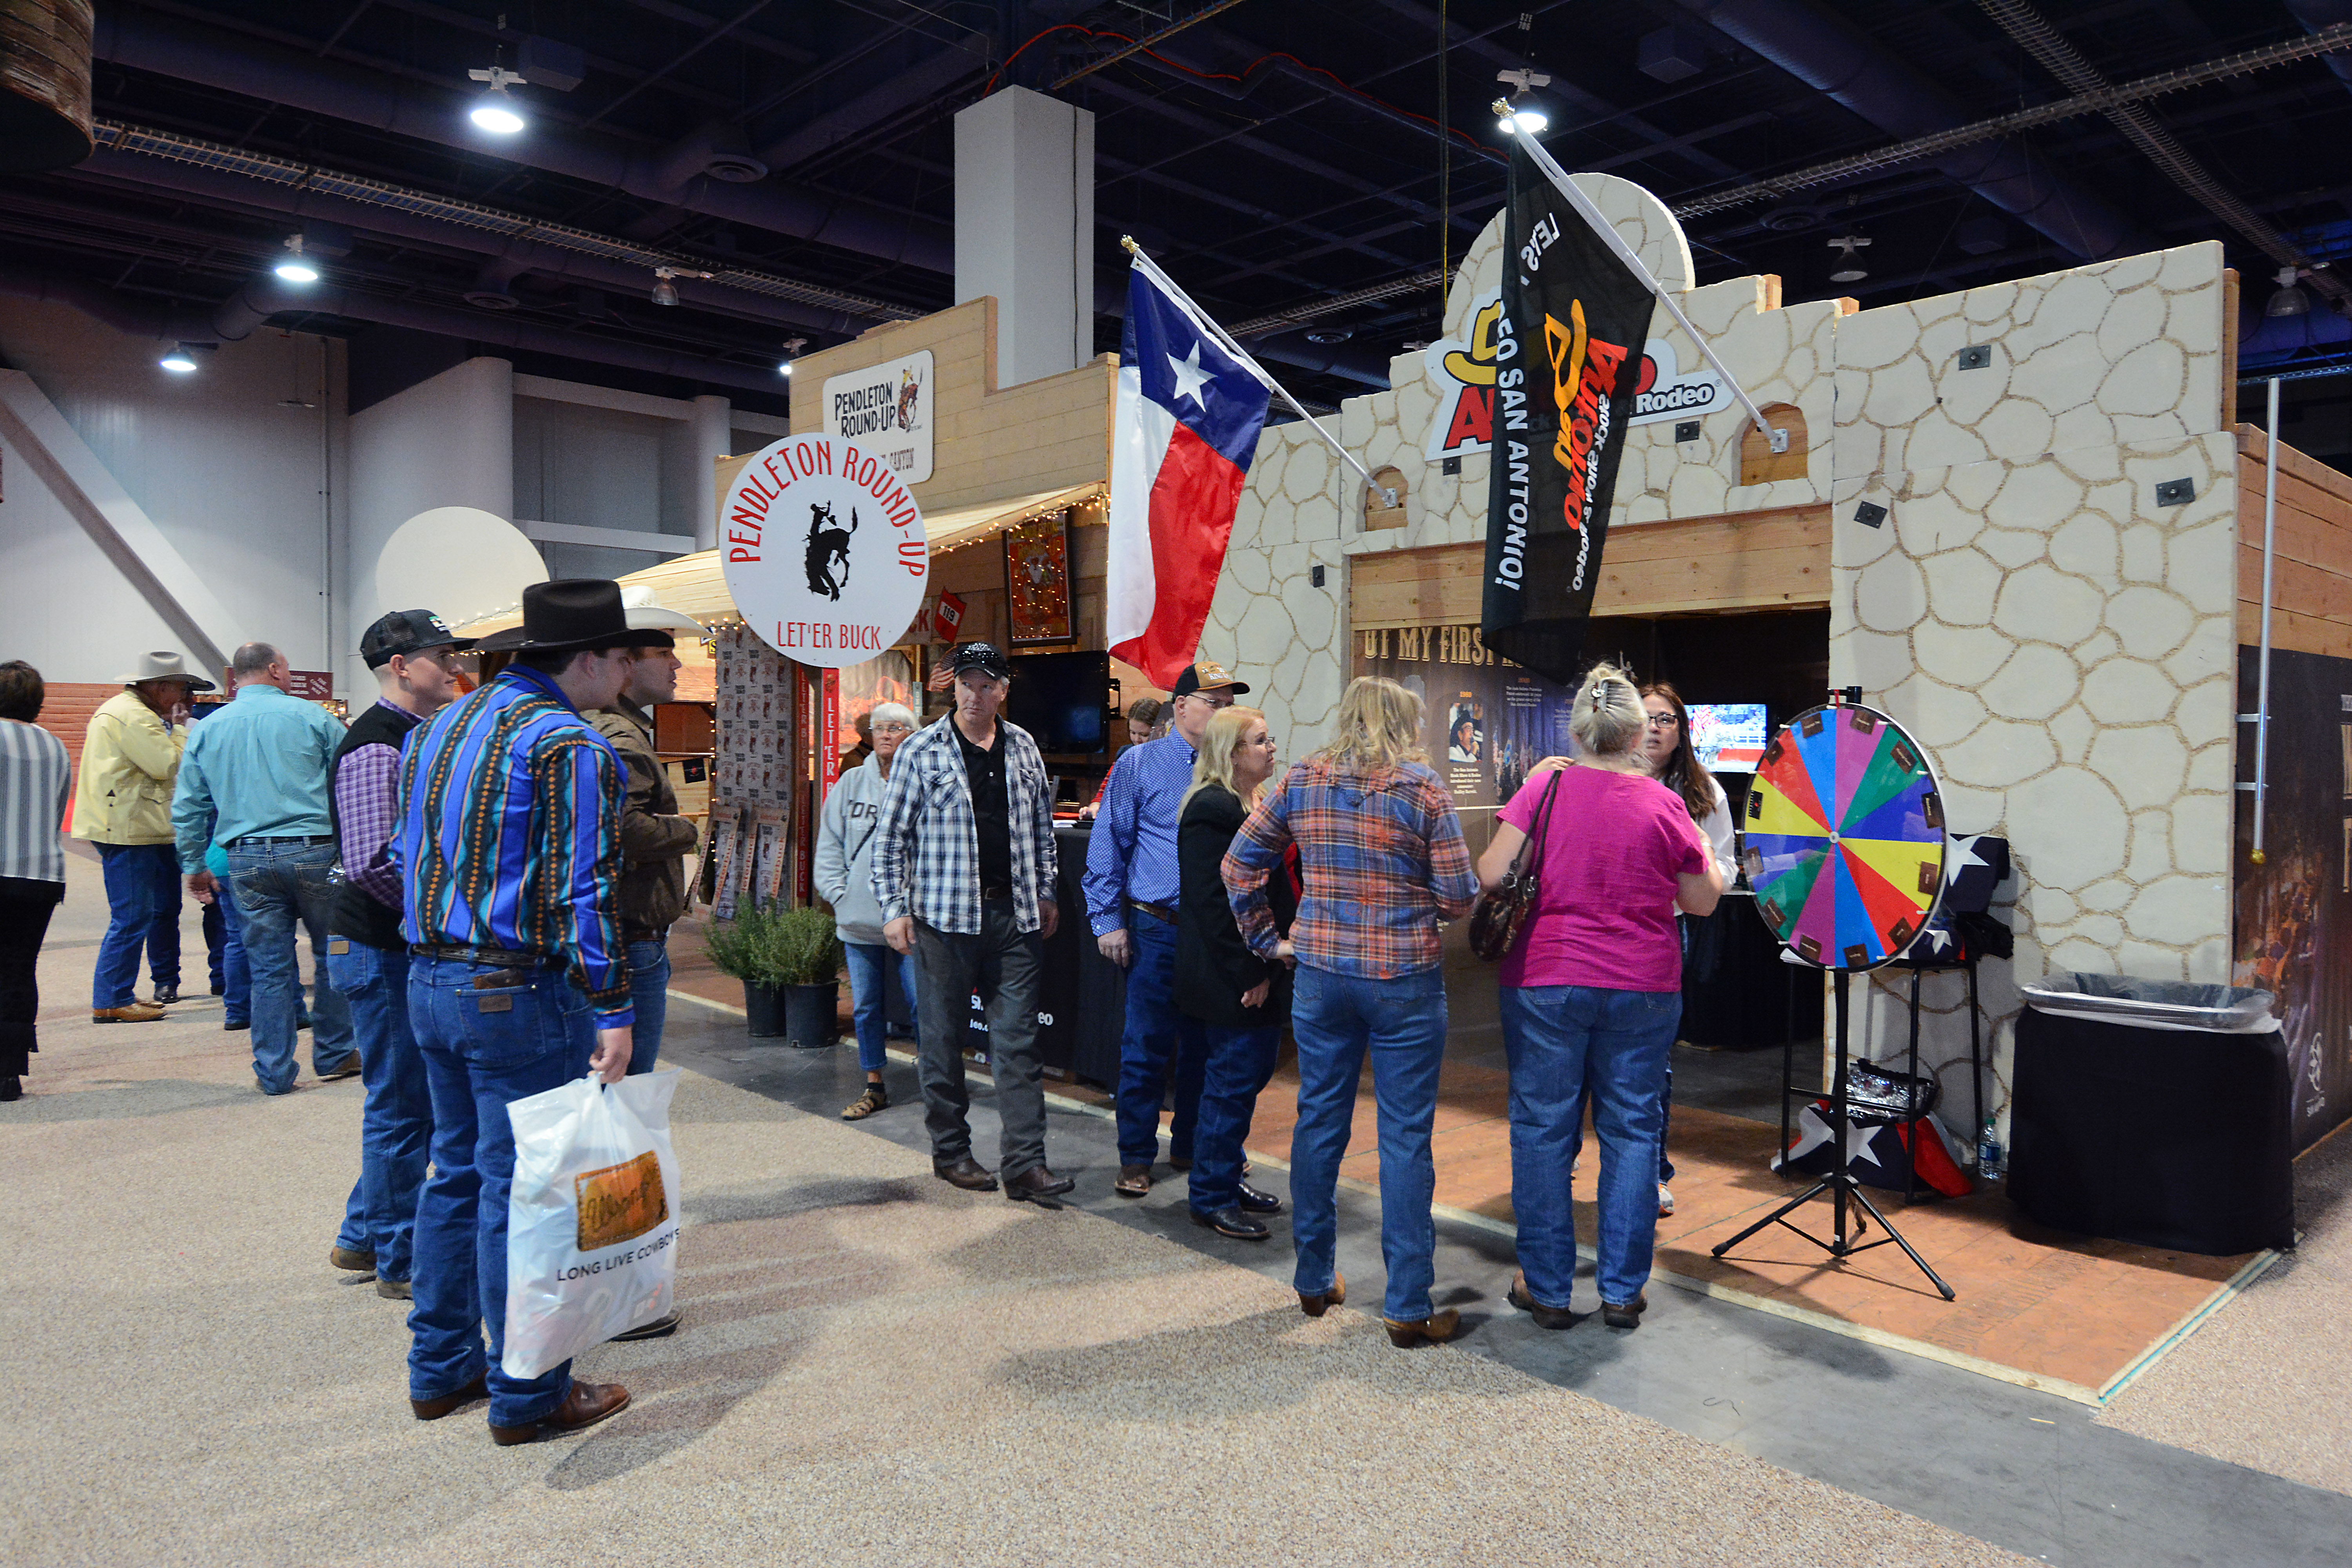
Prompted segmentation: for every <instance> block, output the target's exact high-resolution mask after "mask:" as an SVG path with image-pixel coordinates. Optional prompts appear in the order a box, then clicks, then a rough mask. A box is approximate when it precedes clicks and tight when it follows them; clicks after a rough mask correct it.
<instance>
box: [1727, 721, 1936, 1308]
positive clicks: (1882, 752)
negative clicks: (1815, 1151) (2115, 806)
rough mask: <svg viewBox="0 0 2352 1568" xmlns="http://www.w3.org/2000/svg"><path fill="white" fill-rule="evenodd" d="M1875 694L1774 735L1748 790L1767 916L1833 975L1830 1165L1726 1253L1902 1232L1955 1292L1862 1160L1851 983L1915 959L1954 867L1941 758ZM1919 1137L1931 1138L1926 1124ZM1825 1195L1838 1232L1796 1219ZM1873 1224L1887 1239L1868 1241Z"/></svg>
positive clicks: (1747, 855) (1852, 1243)
mask: <svg viewBox="0 0 2352 1568" xmlns="http://www.w3.org/2000/svg"><path fill="white" fill-rule="evenodd" d="M1861 697H1862V690H1861V688H1859V687H1849V688H1846V689H1843V690H1840V691H1836V692H1833V693H1832V694H1831V698H1830V700H1829V701H1828V702H1827V703H1826V704H1824V705H1822V707H1819V708H1814V709H1811V710H1807V711H1805V712H1803V713H1801V714H1799V715H1798V716H1797V717H1796V718H1795V719H1793V720H1791V721H1790V722H1789V723H1788V724H1787V725H1786V726H1785V727H1784V728H1783V729H1782V730H1781V731H1780V733H1779V734H1778V735H1776V736H1774V737H1773V739H1772V742H1771V744H1770V745H1769V746H1767V747H1766V748H1765V749H1764V756H1763V760H1762V762H1761V763H1759V765H1758V767H1757V770H1756V778H1755V782H1754V783H1753V784H1751V785H1750V786H1749V788H1748V809H1747V815H1746V833H1745V843H1744V846H1743V850H1742V854H1743V858H1744V861H1745V864H1746V867H1747V870H1748V884H1749V886H1750V887H1752V888H1753V889H1755V892H1756V911H1757V913H1758V914H1759V915H1761V916H1762V917H1763V918H1764V921H1765V923H1766V924H1767V925H1769V927H1771V929H1772V934H1773V935H1774V936H1776V937H1778V938H1779V939H1780V942H1782V943H1783V944H1784V945H1785V946H1786V947H1787V948H1788V949H1789V951H1790V952H1792V953H1793V954H1795V956H1796V957H1797V959H1798V960H1799V961H1800V962H1801V963H1806V964H1808V965H1810V966H1811V967H1813V968H1816V969H1825V970H1827V971H1829V972H1830V975H1831V985H1832V997H1833V1001H1832V1006H1833V1008H1834V1011H1835V1014H1836V1021H1835V1023H1834V1025H1833V1026H1832V1038H1833V1040H1834V1043H1835V1055H1834V1058H1833V1066H1832V1078H1831V1092H1830V1095H1829V1097H1828V1098H1829V1101H1830V1134H1831V1144H1830V1147H1831V1161H1830V1173H1829V1174H1828V1175H1826V1176H1824V1177H1822V1179H1821V1180H1820V1181H1818V1182H1816V1183H1814V1184H1812V1185H1811V1187H1808V1188H1807V1189H1806V1190H1805V1191H1803V1192H1802V1193H1800V1194H1797V1196H1795V1197H1793V1198H1790V1200H1789V1201H1788V1202H1787V1203H1785V1204H1782V1205H1780V1207H1779V1208H1777V1209H1775V1210H1773V1211H1772V1212H1771V1213H1770V1214H1769V1215H1765V1216H1764V1217H1763V1218H1762V1219H1759V1220H1758V1221H1757V1222H1756V1223H1755V1224H1754V1225H1751V1226H1748V1228H1747V1229H1746V1230H1743V1231H1741V1232H1740V1233H1739V1234H1738V1236H1735V1237H1732V1238H1731V1239H1730V1240H1728V1241H1726V1242H1722V1243H1720V1244H1719V1245H1717V1247H1714V1248H1713V1249H1712V1252H1713V1256H1715V1257H1717V1258H1720V1257H1722V1256H1723V1255H1724V1254H1725V1253H1727V1252H1728V1251H1730V1250H1731V1249H1732V1248H1733V1247H1738V1245H1739V1244H1740V1243H1741V1242H1743V1241H1746V1240H1747V1239H1748V1237H1752V1236H1754V1235H1756V1234H1757V1233H1758V1232H1759V1231H1761V1230H1764V1229H1765V1228H1767V1227H1768V1226H1775V1225H1778V1226H1783V1227H1785V1228H1786V1229H1788V1230H1790V1231H1793V1232H1794V1233H1795V1234H1797V1235H1798V1236H1801V1237H1804V1238H1805V1239H1806V1240H1807V1241H1809V1242H1811V1243H1812V1244H1813V1245H1814V1246H1815V1247H1820V1248H1822V1250H1823V1251H1825V1252H1827V1253H1828V1254H1830V1256H1831V1257H1832V1258H1839V1259H1844V1258H1851V1257H1853V1256H1854V1255H1855V1254H1857V1253H1862V1252H1867V1251H1869V1250H1870V1249H1871V1248H1872V1247H1884V1246H1885V1245H1886V1244H1887V1243H1888V1242H1890V1241H1891V1242H1893V1243H1895V1245H1896V1246H1897V1247H1901V1248H1902V1249H1903V1251H1904V1253H1905V1255H1906V1256H1907V1257H1908V1258H1910V1259H1911V1261H1912V1262H1914V1263H1916V1264H1917V1265H1918V1266H1919V1271H1920V1272H1921V1273H1923V1274H1925V1275H1926V1276H1927V1279H1928V1280H1929V1282H1931V1283H1932V1284H1933V1285H1934V1286H1935V1287H1936V1289H1937V1290H1938V1291H1940V1292H1942V1294H1943V1298H1944V1300H1947V1301H1949V1300H1954V1299H1955V1297H1954V1294H1953V1290H1952V1288H1951V1287H1950V1286H1949V1285H1947V1284H1946V1283H1944V1279H1943V1277H1942V1276H1941V1275H1939V1274H1937V1272H1936V1271H1935V1269H1934V1268H1930V1267H1929V1266H1928V1264H1927V1259H1926V1258H1922V1257H1920V1256H1919V1251H1918V1248H1916V1247H1913V1246H1912V1245H1911V1244H1910V1242H1908V1241H1906V1240H1905V1239H1904V1236H1903V1233H1902V1232H1901V1231H1899V1230H1897V1229H1895V1226H1893V1225H1891V1224H1890V1223H1888V1221H1887V1218H1886V1216H1885V1215H1883V1214H1881V1213H1880V1212H1879V1210H1878V1205H1875V1204H1874V1203H1872V1202H1871V1201H1870V1198H1869V1196H1868V1195H1867V1194H1864V1192H1863V1190H1862V1184H1861V1183H1860V1182H1859V1181H1858V1180H1856V1179H1855V1177H1854V1175H1853V1171H1852V1170H1851V1169H1850V1168H1849V1164H1848V1145H1849V1143H1850V1142H1851V1131H1852V1127H1853V1116H1852V1113H1851V1110H1850V1108H1849V1106H1848V1104H1847V1100H1846V1067H1847V1063H1848V1060H1849V1056H1848V1048H1849V1047H1848V1038H1847V1032H1846V1025H1847V1011H1848V990H1849V986H1850V983H1851V978H1852V976H1853V973H1856V972H1857V971H1868V970H1872V969H1875V968H1877V967H1879V966H1880V965H1881V964H1884V963H1889V962H1891V961H1893V960H1894V959H1896V958H1898V957H1900V956H1902V953H1903V952H1904V950H1905V949H1906V948H1907V947H1909V946H1910V944H1911V942H1912V940H1913V939H1914V938H1916V936H1917V935H1918V934H1919V932H1920V931H1921V930H1922V929H1923V928H1924V927H1925V926H1926V925H1927V919H1928V917H1929V915H1931V914H1932V913H1933V912H1934V911H1935V907H1936V902H1937V899H1938V898H1939V897H1940V896H1941V894H1942V892H1943V872H1944V811H1943V800H1942V796H1941V795H1940V794H1939V792H1938V791H1937V784H1936V775H1935V771H1934V769H1933V768H1932V767H1930V766H1929V765H1928V762H1927V753H1926V752H1924V751H1922V750H1921V749H1920V748H1919V746H1918V745H1917V744H1916V742H1913V741H1912V739H1911V738H1910V737H1909V736H1908V735H1906V734H1905V733H1904V732H1903V731H1902V730H1901V728H1900V727H1899V726H1897V725H1896V724H1895V721H1893V720H1891V719H1889V718H1888V717H1887V716H1886V715H1885V714H1884V713H1880V712H1878V711H1876V710H1874V709H1869V708H1865V707H1864V706H1863V705H1862V701H1861ZM1911 1135H1912V1136H1913V1137H1914V1138H1916V1137H1918V1136H1919V1129H1918V1127H1917V1124H1916V1121H1915V1122H1914V1124H1913V1126H1912V1129H1911ZM1823 1194H1827V1195H1828V1197H1829V1199H1830V1205H1831V1214H1832V1228H1831V1232H1830V1237H1829V1239H1827V1240H1824V1239H1822V1237H1818V1236H1815V1235H1813V1234H1812V1233H1811V1231H1808V1230H1806V1229H1804V1228H1803V1227H1802V1226H1798V1225H1796V1224H1794V1223H1792V1222H1791V1221H1790V1217H1789V1216H1790V1215H1792V1214H1794V1213H1796V1212H1797V1211H1798V1210H1799V1209H1801V1208H1803V1207H1804V1206H1805V1205H1807V1204H1810V1203H1811V1202H1812V1201H1813V1200H1814V1199H1815V1198H1817V1197H1821V1196H1822V1195H1823ZM1857 1208H1858V1210H1859V1212H1855V1211H1856V1209H1857ZM1864 1216H1867V1217H1864ZM1873 1219H1874V1220H1876V1221H1877V1222H1878V1226H1879V1229H1881V1230H1882V1231H1884V1232H1885V1235H1883V1236H1881V1237H1879V1238H1878V1239H1877V1240H1875V1241H1862V1240H1861V1239H1860V1237H1862V1236H1863V1235H1864V1233H1865V1232H1867V1231H1868V1229H1869V1228H1870V1225H1869V1222H1870V1221H1871V1220H1873Z"/></svg>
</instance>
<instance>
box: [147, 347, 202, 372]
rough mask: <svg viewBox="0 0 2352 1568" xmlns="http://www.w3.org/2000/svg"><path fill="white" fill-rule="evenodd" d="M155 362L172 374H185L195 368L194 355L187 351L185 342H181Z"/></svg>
mask: <svg viewBox="0 0 2352 1568" xmlns="http://www.w3.org/2000/svg"><path fill="white" fill-rule="evenodd" d="M155 363H157V364H159V365H162V366H163V368H164V369H165V370H168V371H170V372H171V373H172V374H173V375H185V374H188V373H189V372H190V371H193V370H194V369H195V368H196V356H195V355H194V354H192V353H189V352H188V345H187V344H185V343H181V344H179V345H178V346H176V347H174V348H173V350H172V352H171V353H167V354H165V355H164V356H163V358H162V359H159V360H157V361H156V362H155Z"/></svg>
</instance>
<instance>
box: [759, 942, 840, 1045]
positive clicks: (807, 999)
mask: <svg viewBox="0 0 2352 1568" xmlns="http://www.w3.org/2000/svg"><path fill="white" fill-rule="evenodd" d="M768 913H769V916H770V918H771V919H772V921H774V936H773V942H774V951H775V969H776V984H778V985H780V986H781V987H782V989H783V994H784V1043H785V1044H786V1045H789V1046H797V1047H800V1048H801V1049H802V1050H808V1051H813V1050H818V1049H821V1048H823V1047H828V1046H831V1045H832V1044H833V1041H834V1034H835V1025H836V1024H837V1023H838V1022H839V1020H840V1016H841V1012H840V1009H841V963H842V952H841V938H840V936H839V934H838V933H837V932H836V931H835V929H834V923H833V916H832V915H831V914H830V913H829V912H828V911H826V910H819V909H798V910H769V911H768Z"/></svg>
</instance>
